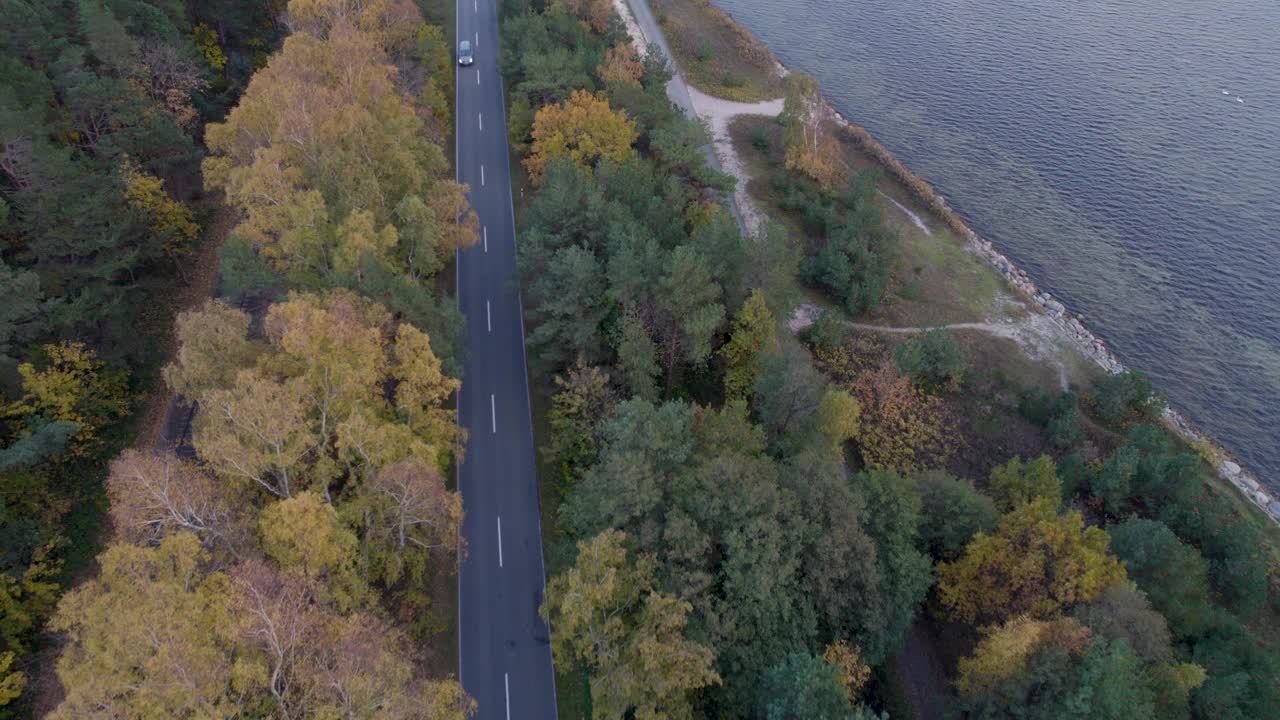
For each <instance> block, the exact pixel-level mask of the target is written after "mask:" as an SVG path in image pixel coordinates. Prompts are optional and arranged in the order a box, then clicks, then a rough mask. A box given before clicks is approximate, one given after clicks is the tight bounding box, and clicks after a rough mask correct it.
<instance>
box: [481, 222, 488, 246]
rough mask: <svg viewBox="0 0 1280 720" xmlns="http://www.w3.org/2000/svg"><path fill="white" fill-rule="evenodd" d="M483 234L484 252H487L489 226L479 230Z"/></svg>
mask: <svg viewBox="0 0 1280 720" xmlns="http://www.w3.org/2000/svg"><path fill="white" fill-rule="evenodd" d="M480 229H481V230H482V231H483V232H484V251H485V252H489V226H488V225H485V226H484V227H482V228H480Z"/></svg>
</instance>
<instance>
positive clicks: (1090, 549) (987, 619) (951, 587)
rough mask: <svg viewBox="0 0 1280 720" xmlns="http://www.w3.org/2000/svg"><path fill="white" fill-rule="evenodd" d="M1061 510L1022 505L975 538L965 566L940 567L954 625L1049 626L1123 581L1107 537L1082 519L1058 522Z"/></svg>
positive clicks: (1040, 503) (1069, 516)
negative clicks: (1023, 620) (1019, 619)
mask: <svg viewBox="0 0 1280 720" xmlns="http://www.w3.org/2000/svg"><path fill="white" fill-rule="evenodd" d="M1057 505H1058V502H1057V500H1054V499H1049V498H1040V499H1038V500H1035V501H1033V502H1030V503H1026V504H1024V505H1022V506H1021V507H1019V508H1018V509H1017V510H1014V511H1013V512H1012V513H1010V514H1008V515H1006V516H1005V517H1004V519H1003V520H1001V521H1000V525H999V526H998V527H997V528H996V531H995V532H994V533H992V534H990V535H987V534H985V533H978V534H977V535H976V536H974V538H973V540H972V541H971V542H970V543H969V545H968V547H966V548H965V551H964V555H962V556H961V557H960V559H959V560H956V561H955V562H950V563H945V562H944V563H940V564H939V565H938V595H939V597H940V598H941V600H942V603H943V605H945V606H946V607H947V608H948V609H950V611H951V616H952V618H954V619H955V620H957V621H959V622H965V623H974V622H979V623H984V624H986V623H993V622H1002V621H1004V620H1007V619H1009V618H1012V617H1015V616H1018V615H1027V616H1030V617H1032V618H1047V617H1050V616H1052V615H1053V614H1055V613H1057V612H1059V611H1061V610H1064V609H1066V608H1070V607H1072V606H1074V605H1077V604H1079V603H1084V602H1088V601H1090V600H1092V599H1094V598H1096V597H1098V596H1099V595H1100V594H1102V591H1104V590H1106V589H1107V588H1109V587H1111V586H1113V585H1116V584H1118V583H1121V582H1123V581H1124V580H1125V578H1126V574H1125V569H1124V565H1122V564H1121V562H1120V561H1119V560H1118V559H1117V558H1116V557H1115V556H1113V555H1111V554H1109V553H1108V552H1107V548H1108V545H1109V544H1110V538H1109V537H1108V535H1107V533H1106V531H1105V530H1103V529H1102V528H1098V527H1090V528H1086V527H1085V526H1084V518H1083V517H1082V516H1081V515H1080V513H1078V512H1069V513H1066V514H1063V515H1058V513H1057V509H1056V508H1057Z"/></svg>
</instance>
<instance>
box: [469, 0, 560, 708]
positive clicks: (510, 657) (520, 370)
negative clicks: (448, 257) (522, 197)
mask: <svg viewBox="0 0 1280 720" xmlns="http://www.w3.org/2000/svg"><path fill="white" fill-rule="evenodd" d="M457 9H458V16H457V17H458V19H457V26H458V37H457V41H459V42H460V41H462V40H470V41H471V43H472V47H473V55H474V57H475V64H474V65H472V66H470V67H465V68H464V67H459V68H458V71H457V95H456V107H457V121H456V128H457V132H456V134H457V164H456V166H457V177H458V180H459V182H464V183H467V184H468V185H469V186H470V188H471V191H470V200H471V207H472V209H473V210H475V212H476V214H477V215H478V216H479V218H480V226H481V238H482V240H481V243H480V244H479V245H477V246H475V247H472V248H469V249H467V250H464V251H462V252H460V253H459V254H458V302H459V306H460V308H461V310H462V313H463V315H465V316H466V349H467V359H466V363H465V370H464V373H463V379H462V381H463V385H462V392H461V394H460V396H459V399H458V421H459V423H460V424H461V425H462V426H463V427H464V428H466V430H467V433H468V440H467V446H466V455H465V460H464V461H463V462H462V464H461V465H460V466H459V468H458V487H459V489H460V490H461V491H462V502H463V508H464V509H465V510H466V516H465V520H464V521H463V524H462V534H463V537H464V538H465V539H466V544H467V554H466V557H465V559H464V560H463V562H462V566H461V569H460V571H459V580H458V594H459V603H458V608H459V609H458V644H459V655H460V665H461V667H460V668H459V679H460V680H461V682H462V686H463V687H464V688H465V689H466V691H467V692H468V693H469V694H470V695H471V696H472V697H474V698H475V699H476V701H477V702H478V703H479V715H478V718H480V720H505V719H507V718H537V719H539V720H541V719H543V718H555V717H556V699H555V677H554V674H553V672H552V667H551V645H550V642H549V633H548V630H547V625H546V624H545V623H544V622H543V621H542V619H541V617H539V615H538V606H539V605H540V604H541V603H542V594H543V589H544V571H543V565H542V538H541V531H540V528H539V516H538V480H537V475H536V472H535V463H534V448H533V423H532V420H531V417H530V412H529V386H528V373H527V371H526V364H525V348H524V327H523V324H522V320H521V312H520V296H519V287H518V284H517V282H516V277H515V255H516V254H515V248H516V245H515V242H516V234H515V220H514V216H513V214H512V208H511V171H510V167H509V165H508V163H509V157H510V156H509V154H508V151H507V132H506V118H505V114H504V108H503V102H502V96H503V92H502V79H501V77H500V74H499V71H498V62H497V54H498V16H497V8H496V6H495V0H458V8H457ZM455 45H456V43H455Z"/></svg>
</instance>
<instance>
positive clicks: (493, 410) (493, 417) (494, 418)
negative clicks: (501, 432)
mask: <svg viewBox="0 0 1280 720" xmlns="http://www.w3.org/2000/svg"><path fill="white" fill-rule="evenodd" d="M489 418H490V425H492V426H493V434H494V435H497V434H498V404H497V401H496V400H494V399H493V393H489Z"/></svg>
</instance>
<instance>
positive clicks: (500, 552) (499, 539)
mask: <svg viewBox="0 0 1280 720" xmlns="http://www.w3.org/2000/svg"><path fill="white" fill-rule="evenodd" d="M498 567H502V516H501V515H499V516H498Z"/></svg>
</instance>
